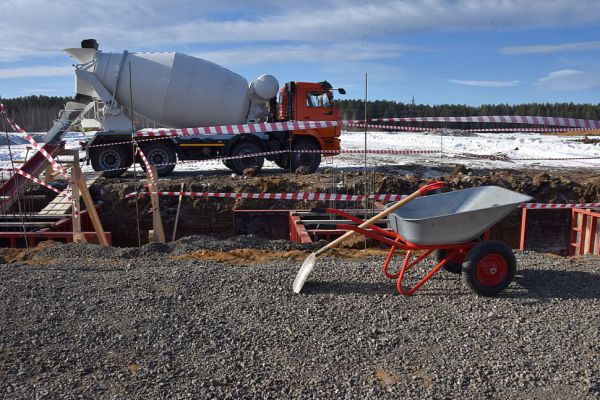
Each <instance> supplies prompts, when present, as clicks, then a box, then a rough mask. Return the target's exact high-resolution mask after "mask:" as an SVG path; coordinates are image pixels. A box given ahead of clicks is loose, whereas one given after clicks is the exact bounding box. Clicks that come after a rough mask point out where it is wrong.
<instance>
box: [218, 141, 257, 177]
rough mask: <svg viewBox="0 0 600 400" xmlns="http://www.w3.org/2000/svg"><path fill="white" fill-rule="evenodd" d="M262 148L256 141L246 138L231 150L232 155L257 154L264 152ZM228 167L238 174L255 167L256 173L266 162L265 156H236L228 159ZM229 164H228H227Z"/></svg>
mask: <svg viewBox="0 0 600 400" xmlns="http://www.w3.org/2000/svg"><path fill="white" fill-rule="evenodd" d="M262 151H263V150H262V149H261V148H260V146H258V145H257V144H256V143H254V142H252V141H249V140H244V141H242V142H239V143H238V144H236V145H235V146H234V147H233V150H231V154H230V155H231V156H243V155H248V154H256V153H262ZM228 163H229V165H230V166H229V165H228V167H229V168H230V169H231V170H232V171H233V172H235V173H236V174H238V175H242V174H243V173H244V170H247V169H253V170H254V173H256V172H258V171H260V169H261V168H262V166H263V164H264V163H265V157H263V156H255V157H244V158H234V159H232V160H228ZM225 165H227V164H225Z"/></svg>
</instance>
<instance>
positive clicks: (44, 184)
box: [14, 168, 74, 202]
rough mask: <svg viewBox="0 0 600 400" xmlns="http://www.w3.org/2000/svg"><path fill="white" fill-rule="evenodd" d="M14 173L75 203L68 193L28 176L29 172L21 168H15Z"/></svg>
mask: <svg viewBox="0 0 600 400" xmlns="http://www.w3.org/2000/svg"><path fill="white" fill-rule="evenodd" d="M14 171H15V172H16V173H17V174H19V175H22V176H24V177H25V178H27V179H29V180H31V181H33V182H35V183H37V184H38V185H42V186H43V187H45V188H47V189H50V190H52V191H53V192H55V193H56V194H58V195H61V196H64V197H66V199H67V200H69V201H71V202H73V201H74V200H73V197H71V196H70V195H69V194H68V193H64V192H61V191H60V190H58V189H57V188H55V187H54V186H52V185H49V184H48V183H47V182H44V181H43V180H41V179H38V178H36V177H35V176H33V175H30V174H28V173H27V172H25V171H22V170H20V169H19V168H15V169H14Z"/></svg>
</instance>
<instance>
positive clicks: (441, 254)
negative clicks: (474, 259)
mask: <svg viewBox="0 0 600 400" xmlns="http://www.w3.org/2000/svg"><path fill="white" fill-rule="evenodd" d="M446 254H447V253H446V250H435V251H434V252H433V259H434V260H435V261H436V262H437V263H440V262H442V260H443V259H444V258H446ZM463 261H464V257H460V255H453V256H452V257H450V259H449V260H448V261H446V264H444V269H445V270H446V271H448V272H450V273H452V274H461V273H462V267H463V266H462V263H463Z"/></svg>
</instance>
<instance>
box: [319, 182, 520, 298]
mask: <svg viewBox="0 0 600 400" xmlns="http://www.w3.org/2000/svg"><path fill="white" fill-rule="evenodd" d="M530 199H531V197H529V196H526V195H523V194H520V193H517V192H513V191H511V190H507V189H503V188H501V187H497V186H482V187H476V188H471V189H465V190H457V191H454V192H448V193H442V194H437V195H432V196H425V197H421V198H418V199H415V200H413V201H412V202H410V203H407V204H405V205H404V206H402V207H401V208H399V209H398V210H397V211H395V212H394V213H392V214H390V215H389V218H390V227H391V228H392V232H390V231H387V230H384V229H382V228H379V227H377V226H375V225H371V226H370V227H369V228H361V227H360V226H358V225H360V224H361V223H363V222H364V221H362V220H361V219H359V218H357V217H355V216H353V215H349V214H346V213H344V212H343V211H340V210H336V209H332V208H327V209H320V210H319V211H320V212H326V213H331V214H335V215H338V216H340V217H342V218H344V219H350V220H352V221H353V222H355V223H356V224H357V225H348V224H340V225H335V227H336V229H347V230H353V231H355V232H357V233H360V234H362V235H365V236H368V237H370V238H372V239H374V240H377V241H378V242H380V243H382V244H386V245H388V246H390V252H389V254H388V256H387V258H386V260H385V262H384V263H383V274H384V275H385V276H386V277H387V278H390V279H395V280H396V288H397V290H398V292H399V293H400V294H403V295H406V296H410V295H412V294H414V293H415V292H416V291H417V289H419V287H421V285H423V284H424V283H425V282H426V281H428V280H429V279H430V278H431V277H432V276H433V275H435V274H436V273H437V272H438V271H440V269H442V268H443V269H444V270H446V271H447V272H451V273H455V274H462V278H463V281H464V283H465V284H466V285H467V287H469V288H470V289H472V290H473V291H474V292H476V293H477V294H480V295H483V296H495V295H496V294H498V293H500V292H501V291H502V290H504V289H506V288H507V287H508V285H509V284H510V283H511V281H512V280H513V277H514V275H515V272H516V268H517V260H516V258H515V256H514V254H513V251H512V249H511V248H510V247H508V246H507V245H506V244H504V243H502V242H498V241H496V240H489V228H491V227H492V226H493V225H494V224H495V223H496V222H498V221H499V220H501V219H502V218H504V217H505V216H506V215H508V214H510V213H511V212H512V211H513V210H514V209H516V208H517V207H518V206H519V204H521V203H523V202H527V201H529V200H530ZM396 250H401V251H404V252H405V255H404V260H403V261H402V264H401V266H400V267H399V269H398V270H397V271H396V272H391V271H390V270H389V267H390V262H391V261H392V259H393V257H394V255H395V252H396ZM429 256H433V257H434V258H435V260H436V265H435V266H434V267H433V268H431V269H430V270H429V272H427V273H426V275H425V276H424V277H423V278H421V279H420V280H419V281H418V282H417V283H416V284H415V285H414V286H412V288H406V287H404V285H403V280H404V278H405V276H406V273H407V272H408V271H409V270H410V269H411V268H413V267H414V266H415V265H417V264H419V263H420V262H421V261H423V260H424V259H425V258H427V257H429Z"/></svg>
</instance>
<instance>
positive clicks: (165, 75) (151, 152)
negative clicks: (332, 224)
mask: <svg viewBox="0 0 600 400" xmlns="http://www.w3.org/2000/svg"><path fill="white" fill-rule="evenodd" d="M65 52H66V53H67V54H68V55H70V56H71V57H72V58H74V59H75V60H76V61H77V64H76V65H75V75H76V96H75V101H77V102H78V103H82V104H87V105H88V106H87V110H90V112H92V113H93V116H92V118H85V119H83V120H82V126H96V129H97V131H96V133H95V134H94V136H93V138H91V140H89V141H87V142H85V143H84V145H85V148H86V153H87V160H88V162H91V164H92V167H93V168H94V170H96V171H104V175H105V176H111V177H114V176H119V175H121V174H122V173H123V172H125V171H126V170H127V168H129V167H130V166H131V165H132V163H133V162H139V161H140V160H137V159H136V157H134V155H133V154H134V153H133V149H132V142H131V140H132V129H133V128H132V127H133V124H132V122H131V121H132V116H133V115H134V113H137V114H139V115H141V116H144V117H146V118H148V119H149V120H151V121H153V122H154V123H155V124H158V125H159V126H161V127H168V128H191V127H203V126H218V125H234V124H246V123H256V122H278V121H291V120H295V121H337V120H338V119H339V117H338V112H337V110H336V109H335V108H334V105H333V91H338V92H339V93H340V94H345V91H344V89H341V88H339V89H334V88H333V87H332V85H330V84H329V83H328V82H327V81H323V82H318V83H311V82H288V83H286V84H285V85H283V86H282V87H281V88H279V83H278V81H277V79H276V78H275V77H273V76H271V75H261V76H260V77H258V78H257V79H255V80H254V81H252V82H251V83H250V84H248V82H247V81H246V79H245V78H244V77H242V76H240V75H238V74H236V73H234V72H232V71H229V70H228V69H226V68H223V67H222V66H220V65H217V64H215V63H213V62H210V61H206V60H203V59H199V58H195V57H191V56H188V55H185V54H181V53H165V52H163V53H130V52H128V51H124V52H123V53H104V52H102V51H100V50H98V43H97V41H96V40H94V39H88V40H84V41H82V42H81V47H80V48H71V49H66V50H65ZM132 111H133V112H132ZM90 112H87V113H86V115H87V114H90ZM340 131H341V128H340V126H333V127H325V128H317V129H304V130H293V131H281V132H257V133H252V134H236V135H214V136H213V135H208V136H207V135H201V136H185V137H166V138H161V139H160V140H156V139H153V140H142V139H139V141H138V143H139V145H140V147H141V149H142V151H143V152H144V154H145V155H146V157H147V158H148V160H149V162H150V163H151V164H155V165H156V166H157V170H158V174H159V175H161V176H162V175H166V174H169V173H170V172H171V171H172V170H173V168H174V167H175V163H176V162H177V160H178V159H179V160H201V159H207V158H215V157H230V156H243V155H250V154H256V153H263V152H268V151H279V150H314V152H294V151H291V152H283V153H280V154H273V155H268V156H266V159H267V160H270V161H274V162H275V163H276V164H277V165H278V166H279V167H281V168H285V169H292V170H296V169H297V168H299V167H304V168H305V169H307V170H308V171H310V172H314V171H315V170H316V169H317V168H318V166H319V164H320V163H321V156H322V154H321V153H320V152H319V150H326V151H329V152H324V155H328V154H329V155H333V154H335V152H336V151H338V150H339V149H340V139H339V136H340ZM264 160H265V157H263V156H250V157H240V158H235V159H229V160H226V161H224V163H225V165H226V166H227V167H228V168H230V169H231V170H233V171H234V172H236V173H239V174H241V173H243V171H245V170H246V169H248V168H251V169H253V170H255V171H257V170H260V169H261V168H262V166H263V163H264Z"/></svg>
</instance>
